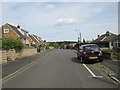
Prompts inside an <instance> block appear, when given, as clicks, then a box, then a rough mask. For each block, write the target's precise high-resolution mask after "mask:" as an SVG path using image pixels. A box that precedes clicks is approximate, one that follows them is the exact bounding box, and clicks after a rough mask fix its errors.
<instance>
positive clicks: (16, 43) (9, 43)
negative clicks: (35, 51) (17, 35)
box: [2, 38, 25, 50]
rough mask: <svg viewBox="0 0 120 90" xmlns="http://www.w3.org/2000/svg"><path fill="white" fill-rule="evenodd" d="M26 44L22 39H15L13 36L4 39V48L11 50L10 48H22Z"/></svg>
mask: <svg viewBox="0 0 120 90" xmlns="http://www.w3.org/2000/svg"><path fill="white" fill-rule="evenodd" d="M24 46H25V45H24V44H23V43H22V42H21V40H20V39H13V38H4V39H3V40H2V48H3V49H6V50H9V49H15V50H20V49H22V48H23V47H24Z"/></svg>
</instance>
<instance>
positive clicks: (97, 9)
mask: <svg viewBox="0 0 120 90" xmlns="http://www.w3.org/2000/svg"><path fill="white" fill-rule="evenodd" d="M94 12H97V13H100V12H102V9H101V8H96V9H94Z"/></svg>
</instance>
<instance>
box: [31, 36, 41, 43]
mask: <svg viewBox="0 0 120 90" xmlns="http://www.w3.org/2000/svg"><path fill="white" fill-rule="evenodd" d="M33 36H34V37H35V39H36V40H37V41H38V42H39V43H41V40H40V38H39V37H37V36H36V35H33Z"/></svg>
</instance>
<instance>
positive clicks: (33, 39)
mask: <svg viewBox="0 0 120 90" xmlns="http://www.w3.org/2000/svg"><path fill="white" fill-rule="evenodd" d="M28 36H29V37H30V38H31V39H32V41H34V42H36V40H35V38H34V37H33V36H32V35H30V34H28Z"/></svg>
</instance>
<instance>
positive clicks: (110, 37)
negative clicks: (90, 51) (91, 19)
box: [93, 31, 118, 43]
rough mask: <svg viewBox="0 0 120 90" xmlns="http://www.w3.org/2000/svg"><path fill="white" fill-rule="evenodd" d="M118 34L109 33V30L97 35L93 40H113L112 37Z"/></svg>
mask: <svg viewBox="0 0 120 90" xmlns="http://www.w3.org/2000/svg"><path fill="white" fill-rule="evenodd" d="M117 36H118V35H116V34H113V33H110V32H108V31H107V32H106V34H103V35H101V36H100V37H98V38H97V39H95V40H94V41H93V42H96V43H98V42H109V41H111V40H113V39H114V38H117Z"/></svg>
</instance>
